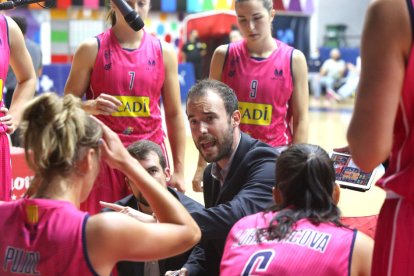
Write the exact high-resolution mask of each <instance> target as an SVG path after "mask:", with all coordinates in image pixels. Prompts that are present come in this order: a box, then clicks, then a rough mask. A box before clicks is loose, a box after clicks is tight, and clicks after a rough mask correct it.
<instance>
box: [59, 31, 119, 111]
mask: <svg viewBox="0 0 414 276" xmlns="http://www.w3.org/2000/svg"><path fill="white" fill-rule="evenodd" d="M97 54H98V41H97V39H96V38H90V39H88V40H86V41H84V42H82V44H81V45H80V46H79V48H78V49H77V50H76V52H75V55H74V57H73V61H72V67H71V69H70V72H69V77H68V79H67V81H66V85H65V94H73V95H75V96H78V97H80V98H82V97H83V95H84V94H85V92H86V90H87V89H88V87H89V84H90V80H91V73H92V69H93V66H94V64H95V60H96V56H97ZM121 104H122V103H121V102H120V101H119V100H118V99H116V98H115V97H113V96H111V95H107V94H101V95H99V97H97V98H96V99H91V100H87V101H84V102H83V104H82V107H83V109H84V110H85V111H86V112H88V113H90V114H93V115H99V114H102V115H111V114H112V113H113V112H115V111H117V108H118V107H119V106H120V105H121Z"/></svg>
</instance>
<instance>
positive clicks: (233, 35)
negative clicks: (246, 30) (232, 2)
mask: <svg viewBox="0 0 414 276" xmlns="http://www.w3.org/2000/svg"><path fill="white" fill-rule="evenodd" d="M242 39H243V35H242V34H241V32H240V30H239V28H237V26H232V27H231V31H230V33H229V41H230V43H231V42H236V41H239V40H242Z"/></svg>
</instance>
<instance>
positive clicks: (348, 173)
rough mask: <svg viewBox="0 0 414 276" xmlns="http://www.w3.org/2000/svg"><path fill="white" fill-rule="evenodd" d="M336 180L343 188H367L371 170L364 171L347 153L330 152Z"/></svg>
mask: <svg viewBox="0 0 414 276" xmlns="http://www.w3.org/2000/svg"><path fill="white" fill-rule="evenodd" d="M331 159H332V161H333V163H334V168H335V175H336V181H337V183H338V184H339V185H341V186H342V187H345V188H350V189H352V188H354V189H357V190H368V189H369V188H370V187H371V182H372V179H373V177H374V173H373V172H364V171H362V170H361V169H360V168H358V166H357V165H355V163H354V162H353V160H352V158H351V156H350V155H349V154H343V153H337V152H332V153H331Z"/></svg>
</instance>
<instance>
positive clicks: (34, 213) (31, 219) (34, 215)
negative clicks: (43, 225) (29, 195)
mask: <svg viewBox="0 0 414 276" xmlns="http://www.w3.org/2000/svg"><path fill="white" fill-rule="evenodd" d="M26 215H27V222H28V223H30V224H36V223H37V222H38V221H39V209H38V207H37V205H27V206H26Z"/></svg>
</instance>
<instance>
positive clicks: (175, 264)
mask: <svg viewBox="0 0 414 276" xmlns="http://www.w3.org/2000/svg"><path fill="white" fill-rule="evenodd" d="M168 191H169V192H170V193H171V194H172V195H173V196H175V197H176V198H177V199H178V200H179V201H180V202H181V203H182V204H183V206H184V207H185V208H186V209H187V211H188V212H189V213H190V214H191V213H192V212H195V211H197V210H202V209H203V208H204V206H203V205H201V204H200V203H198V202H197V201H195V200H193V199H191V198H189V197H188V196H186V195H184V194H182V193H180V192H177V191H176V190H174V189H172V188H170V187H168ZM115 203H116V204H119V205H121V206H129V207H131V208H133V209H135V210H136V209H137V200H136V199H135V197H134V196H133V195H129V196H127V197H125V198H123V199H121V200H119V201H117V202H115ZM102 211H103V212H106V211H112V210H110V209H108V208H104V209H103V210H102ZM190 253H191V250H189V251H187V252H185V253H183V254H180V255H177V256H174V257H171V258H168V259H163V260H158V265H159V267H160V274H161V275H164V274H165V272H166V271H168V270H178V269H181V268H182V267H183V265H184V264H185V262H186V261H187V259H188V257H189V255H190ZM144 264H145V263H144V262H127V261H125V262H118V263H117V265H116V268H117V272H118V276H135V275H144Z"/></svg>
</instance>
